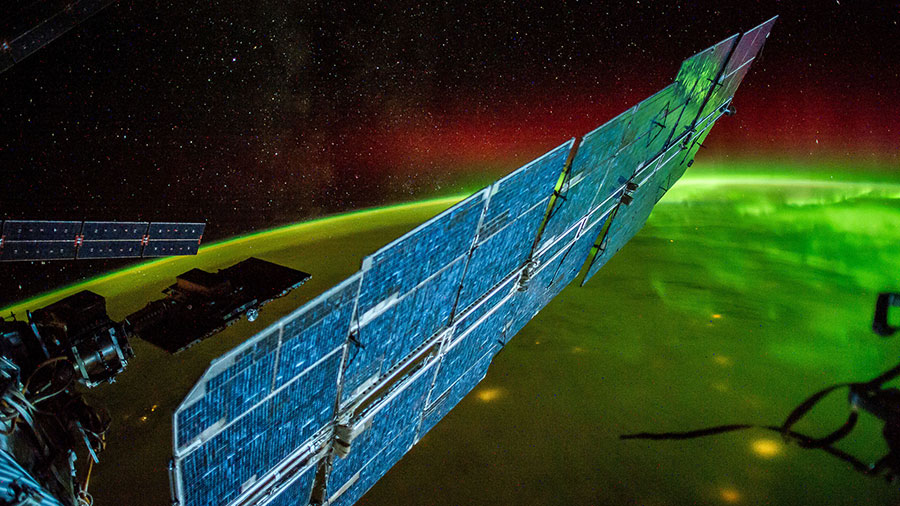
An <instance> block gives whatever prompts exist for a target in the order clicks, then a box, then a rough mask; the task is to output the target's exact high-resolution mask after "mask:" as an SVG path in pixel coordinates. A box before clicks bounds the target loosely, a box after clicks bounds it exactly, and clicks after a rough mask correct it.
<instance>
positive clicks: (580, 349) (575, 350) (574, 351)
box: [572, 346, 584, 353]
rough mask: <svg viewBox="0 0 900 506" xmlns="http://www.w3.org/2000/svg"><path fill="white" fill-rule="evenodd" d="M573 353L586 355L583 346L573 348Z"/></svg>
mask: <svg viewBox="0 0 900 506" xmlns="http://www.w3.org/2000/svg"><path fill="white" fill-rule="evenodd" d="M572 353H584V348H582V347H581V346H576V347H574V348H572Z"/></svg>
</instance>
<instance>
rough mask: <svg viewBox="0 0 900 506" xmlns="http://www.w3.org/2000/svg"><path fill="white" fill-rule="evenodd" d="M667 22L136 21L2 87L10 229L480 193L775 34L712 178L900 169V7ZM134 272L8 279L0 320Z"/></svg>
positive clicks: (552, 15)
mask: <svg viewBox="0 0 900 506" xmlns="http://www.w3.org/2000/svg"><path fill="white" fill-rule="evenodd" d="M19 3H20V4H24V3H25V2H19ZM15 4H16V3H15V2H14V3H13V5H15ZM663 4H664V3H663V2H650V1H643V2H634V3H633V4H631V5H627V6H625V5H622V6H607V5H602V3H601V2H564V1H556V2H548V3H547V4H546V6H540V5H539V4H538V3H536V2H483V1H482V2H472V3H471V4H469V5H465V4H464V3H463V2H442V3H438V2H434V3H422V2H389V3H384V4H378V5H375V6H372V5H370V4H360V5H358V6H350V5H346V6H340V5H336V4H332V3H329V2H303V1H292V2H285V1H274V0H261V1H256V2H246V1H242V2H237V1H231V0H221V1H213V2H209V1H202V2H200V1H191V0H188V1H184V0H179V1H177V2H175V1H171V2H170V1H125V0H122V1H119V2H117V3H116V4H114V5H112V6H111V7H109V8H107V9H106V10H104V11H102V12H101V13H99V14H98V15H97V16H95V17H93V18H91V19H89V20H88V21H87V22H85V23H84V24H82V25H80V26H79V27H77V28H76V29H74V30H72V31H71V32H69V33H68V34H66V35H64V36H63V37H62V38H60V39H58V40H57V41H55V42H54V43H52V44H50V45H49V46H47V47H46V48H44V49H43V50H41V51H38V52H37V53H35V54H34V55H32V56H31V57H30V58H28V59H26V60H25V61H23V62H21V63H19V64H17V65H15V66H14V67H12V68H11V69H10V70H8V71H6V72H5V73H2V74H0V90H2V97H3V98H2V100H0V124H2V127H0V128H2V135H0V168H2V174H3V179H4V182H3V184H2V185H0V188H2V189H0V217H2V218H13V219H23V218H30V219H91V220H113V219H115V220H122V221H128V220H148V221H166V220H173V221H195V220H200V221H206V222H208V223H209V225H208V227H207V235H206V237H205V240H206V241H207V242H208V241H210V240H216V239H220V238H224V237H229V236H233V235H236V234H240V233H243V232H247V231H251V230H257V229H263V228H269V227H272V226H274V225H278V224H283V223H290V222H296V221H300V220H302V219H305V218H308V217H312V216H318V215H323V214H330V213H334V212H338V211H342V210H347V209H354V208H360V207H366V206H371V205H377V204H382V203H388V202H398V201H408V200H414V199H417V198H420V197H422V196H425V195H436V194H450V193H458V192H460V191H461V190H474V189H476V188H477V187H480V186H483V185H484V184H486V183H488V182H490V181H492V180H494V179H496V178H497V177H499V176H500V175H502V174H505V173H507V172H509V171H510V170H512V169H514V168H516V167H517V166H519V165H521V164H523V163H525V162H527V161H529V160H531V159H533V158H534V157H536V156H538V155H540V154H542V153H544V152H545V151H547V150H549V149H550V148H552V147H554V146H556V145H558V144H561V143H562V142H564V141H565V140H567V139H568V138H570V137H572V136H575V135H582V134H584V133H586V132H588V131H589V130H591V129H593V128H594V127H596V126H599V125H600V124H602V123H604V122H605V121H606V120H608V119H610V118H611V117H612V116H614V115H615V114H617V113H619V112H621V111H622V110H624V109H625V108H626V107H628V106H631V105H633V104H635V103H637V102H639V101H640V100H642V99H643V98H646V97H647V96H649V95H650V94H652V93H653V92H655V91H657V90H658V89H660V88H662V87H663V86H665V85H666V84H668V83H670V82H671V81H672V80H673V79H674V76H675V74H676V72H677V69H678V67H679V65H680V62H681V61H682V60H683V59H685V58H687V57H688V56H690V55H691V54H693V53H696V52H698V51H700V50H702V49H703V48H705V47H707V46H709V45H712V44H713V43H715V42H717V41H719V40H721V39H723V38H725V37H727V36H729V35H731V34H733V33H735V32H737V31H741V30H747V29H749V28H751V27H753V26H755V25H757V24H758V23H760V22H762V21H763V20H765V19H768V18H769V17H771V16H773V15H775V14H779V15H780V16H781V18H780V19H779V21H778V23H777V24H776V25H775V28H774V31H773V34H772V37H771V38H770V39H769V43H768V45H767V46H766V49H765V51H764V54H763V58H762V60H761V61H758V62H757V63H755V64H754V67H753V70H752V72H751V74H750V76H749V77H748V79H747V80H746V81H745V82H744V84H743V86H742V87H741V89H740V90H739V91H738V94H737V97H736V99H735V102H734V103H735V105H736V107H737V110H738V115H737V116H735V117H733V118H728V119H726V120H725V121H721V122H719V125H717V126H716V131H715V132H714V133H713V134H712V135H711V136H710V138H709V140H708V142H707V144H709V145H710V149H708V150H707V151H705V152H704V153H703V156H707V157H711V158H716V157H718V158H734V159H737V158H752V159H758V160H759V161H760V163H761V164H764V163H765V162H766V160H769V159H772V158H779V159H783V158H793V159H798V160H804V161H807V162H808V161H813V162H815V161H818V160H825V159H828V160H839V161H841V162H846V166H847V170H852V169H853V166H854V164H855V163H857V162H859V163H871V162H875V163H877V164H880V165H882V166H886V167H889V168H894V169H900V155H898V145H900V119H898V118H900V115H898V110H900V107H898V106H900V91H898V90H900V25H898V20H900V3H898V2H851V1H849V0H848V1H845V2H815V3H814V4H815V7H810V8H804V7H798V6H797V4H799V2H790V3H782V2H772V1H769V2H751V1H742V2H733V4H734V5H731V6H723V5H721V4H722V2H667V4H668V5H663ZM863 5H865V6H863ZM8 19H11V20H15V19H16V17H15V15H12V16H11V17H9V18H8ZM9 26H10V23H6V24H5V25H3V26H0V28H3V29H6V30H9ZM4 27H5V28H4ZM6 35H7V36H9V34H8V33H7V34H6ZM698 161H699V159H698ZM311 254H314V252H311ZM126 264H127V262H126ZM7 265H8V264H7ZM122 265H125V264H123V263H122V261H115V262H113V261H109V262H104V261H101V262H79V263H73V262H54V263H47V264H40V263H36V264H33V265H27V264H26V265H21V264H19V265H15V266H10V267H7V266H4V268H3V270H2V271H0V286H2V287H3V290H2V292H3V294H2V296H0V299H2V301H4V302H8V301H11V300H16V299H19V298H22V297H24V296H27V295H30V294H33V293H36V292H42V291H45V290H48V289H51V288H53V287H55V286H56V285H58V284H61V283H67V282H71V281H75V280H78V279H80V278H81V277H83V276H86V275H88V274H93V273H96V272H99V271H103V270H106V269H109V268H114V267H120V266H122Z"/></svg>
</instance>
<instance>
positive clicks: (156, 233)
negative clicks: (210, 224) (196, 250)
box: [147, 223, 206, 241]
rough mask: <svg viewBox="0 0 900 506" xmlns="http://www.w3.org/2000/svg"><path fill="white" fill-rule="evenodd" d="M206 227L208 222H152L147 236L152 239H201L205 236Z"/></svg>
mask: <svg viewBox="0 0 900 506" xmlns="http://www.w3.org/2000/svg"><path fill="white" fill-rule="evenodd" d="M204 228H206V223H151V224H150V227H149V228H148V229H147V237H148V238H149V239H150V240H151V241H154V240H159V239H183V240H187V239H193V240H200V238H201V237H203V229H204Z"/></svg>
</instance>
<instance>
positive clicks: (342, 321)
mask: <svg viewBox="0 0 900 506" xmlns="http://www.w3.org/2000/svg"><path fill="white" fill-rule="evenodd" d="M772 21H773V20H770V21H768V22H767V23H764V24H763V25H760V27H757V28H756V29H754V30H752V31H750V32H747V34H745V35H744V36H743V37H738V36H734V37H730V38H728V39H726V40H724V41H722V42H720V43H719V44H716V45H715V46H713V47H711V48H709V49H707V50H705V51H702V52H700V53H698V54H697V55H695V56H693V57H691V58H689V59H688V60H686V61H685V62H684V63H683V65H682V68H681V71H679V74H678V77H677V79H676V82H675V83H673V84H671V85H669V86H667V87H666V88H664V89H662V90H660V91H659V92H658V93H656V94H654V95H653V96H651V97H649V98H648V99H646V100H644V101H643V102H641V103H639V104H638V105H636V106H634V107H632V108H631V109H629V110H628V111H626V112H624V113H623V114H621V115H619V116H618V117H616V118H614V119H613V120H611V121H610V122H608V123H606V124H605V125H603V126H601V127H599V128H598V129H596V130H594V131H593V132H591V133H589V134H588V135H586V136H585V137H584V138H583V139H581V140H580V141H577V140H574V139H573V140H571V141H569V142H566V143H564V144H562V145H561V146H559V147H557V148H555V149H553V150H551V151H550V152H548V153H547V154H545V155H543V156H541V157H539V158H538V159H536V160H535V161H533V162H531V163H529V164H527V165H525V166H524V167H521V168H519V169H517V170H515V171H513V172H512V173H511V174H509V175H508V176H506V177H504V178H503V179H501V180H499V181H497V182H496V183H494V184H492V185H491V186H489V187H488V188H485V189H484V190H481V191H479V192H477V193H475V194H474V195H472V196H471V197H469V198H467V199H465V200H463V201H461V202H460V203H458V204H456V205H454V206H453V207H451V208H450V209H448V210H446V211H444V212H443V213H441V214H439V215H438V216H436V217H434V218H432V219H431V220H429V221H427V222H426V223H424V224H422V225H420V226H419V227H417V228H416V229H414V230H413V231H411V232H409V233H408V234H406V235H404V236H403V237H401V238H399V239H397V240H395V241H393V242H391V243H390V244H388V245H387V246H385V247H384V248H381V249H380V250H378V251H377V252H375V253H374V254H372V255H370V256H369V257H367V258H366V259H364V260H363V263H362V268H361V269H360V271H359V272H357V273H355V274H354V275H353V276H351V277H350V278H348V279H347V280H346V281H344V282H343V283H341V284H339V285H338V286H336V287H334V288H332V289H331V290H329V291H328V292H326V293H324V294H323V295H321V296H320V297H318V298H316V299H314V300H313V301H311V302H309V303H308V304H306V305H305V306H303V307H301V308H300V309H298V310H297V311H295V312H294V313H293V314H291V315H289V316H287V317H285V318H284V319H282V320H281V321H279V322H278V323H276V324H275V325H273V326H271V327H269V328H268V329H266V330H264V331H263V332H261V333H259V334H257V335H256V336H254V337H253V338H251V339H250V340H248V341H247V342H245V343H244V344H242V345H241V346H239V347H238V348H237V349H235V350H233V351H231V352H229V353H227V354H226V355H224V356H223V357H221V358H220V359H218V360H217V361H215V362H214V363H213V364H212V365H211V366H210V368H209V369H208V370H207V372H206V373H205V374H204V376H203V378H201V379H200V381H198V383H197V385H196V386H195V387H194V389H193V390H192V391H191V393H190V395H189V396H188V397H187V398H186V399H185V401H184V402H183V403H182V405H181V406H180V407H179V408H178V410H177V411H176V414H175V423H174V436H175V437H174V443H175V448H174V453H175V458H174V465H173V476H172V480H173V484H174V489H175V491H176V493H175V497H173V502H175V503H178V504H180V505H181V506H200V505H204V506H205V505H223V506H224V505H242V506H244V505H248V506H249V505H253V506H270V505H276V506H280V505H281V504H289V503H290V500H291V499H290V498H286V497H285V494H287V493H291V494H295V496H294V497H295V500H296V501H297V504H301V505H306V504H328V505H342V506H349V505H352V504H354V503H355V502H356V501H357V500H358V499H359V498H360V497H362V495H363V494H364V493H365V492H366V491H367V490H368V489H369V488H370V487H371V486H372V485H373V484H374V483H375V482H376V481H377V480H378V479H379V478H380V477H381V476H383V475H384V474H385V473H386V472H387V471H388V469H390V468H391V466H393V465H394V464H395V463H396V462H397V461H398V460H399V459H400V458H401V457H402V456H403V455H404V454H405V453H406V452H407V451H408V450H409V449H410V448H411V447H412V446H413V445H414V444H415V443H416V442H417V441H419V440H420V439H421V438H422V437H423V436H424V435H425V434H426V433H427V432H428V431H429V430H430V429H431V428H433V427H434V426H435V424H437V423H438V422H439V421H440V419H441V418H442V417H444V416H445V415H446V414H447V413H448V412H449V411H450V410H451V409H452V408H453V407H454V406H455V405H456V404H457V403H459V402H460V400H462V399H463V397H465V395H466V394H467V393H468V392H470V391H471V390H472V389H473V388H474V387H475V385H477V384H478V382H479V381H481V379H482V378H483V377H484V376H485V374H486V372H487V370H488V367H489V365H490V363H491V360H492V359H493V357H494V356H495V355H496V354H497V353H498V352H499V351H500V350H501V349H502V347H503V346H504V345H505V344H506V343H507V342H508V341H509V339H511V338H512V337H513V336H515V335H516V334H517V333H518V332H519V331H520V330H521V329H522V328H523V327H524V326H525V325H526V324H527V323H528V322H529V321H530V320H531V319H532V318H533V317H534V316H535V315H536V314H537V313H538V312H539V311H540V310H541V309H542V308H544V307H545V306H546V305H547V304H548V303H549V302H550V301H551V300H552V299H553V298H554V297H555V296H556V295H557V294H559V292H560V291H562V290H563V289H564V288H565V287H566V286H567V285H569V284H570V283H571V282H572V281H573V280H574V279H575V278H576V277H577V276H578V275H579V273H580V272H581V270H582V268H583V266H584V265H585V262H586V260H588V258H589V257H590V258H591V260H590V263H589V264H588V265H589V267H588V272H587V275H586V277H585V280H587V279H589V278H590V277H591V276H593V275H594V273H596V272H597V270H598V269H600V267H602V265H604V264H605V262H606V261H607V260H608V259H609V258H610V257H611V256H612V255H613V254H615V253H616V252H617V251H618V250H619V249H620V248H621V247H622V246H623V245H624V244H625V243H626V242H627V241H628V240H629V239H631V237H633V236H634V235H635V234H636V233H637V231H638V230H639V229H640V228H641V227H642V226H643V225H644V223H645V222H646V220H647V217H648V216H649V215H650V212H651V211H652V209H653V206H654V205H655V204H656V203H657V201H658V200H659V199H660V198H661V197H662V196H663V195H664V194H665V192H666V191H667V190H668V189H669V188H670V187H671V186H672V184H674V182H675V181H677V180H678V178H679V177H681V175H682V174H683V173H684V171H685V169H686V168H687V167H688V166H689V165H690V164H691V163H692V161H693V157H694V155H695V154H696V152H697V150H698V149H700V147H701V146H702V142H703V139H704V138H705V137H706V135H707V134H708V132H709V130H710V128H711V127H712V126H713V124H714V123H715V121H716V120H717V119H718V118H719V117H720V116H721V115H723V114H726V113H727V112H729V109H728V107H729V104H730V101H731V96H732V95H731V94H728V93H732V94H733V89H734V86H732V83H734V82H737V83H739V82H740V79H741V78H743V75H744V73H745V72H746V71H745V68H746V67H747V66H748V65H749V63H750V62H752V60H753V58H754V57H755V55H756V54H758V52H759V50H760V49H761V47H762V45H761V44H762V42H761V41H763V40H765V36H766V35H767V34H768V31H769V29H770V28H771V26H772ZM734 58H737V59H738V61H735V60H734ZM720 90H725V92H723V91H720ZM728 90H731V91H730V92H728ZM592 253H593V254H592ZM313 469H316V471H313ZM288 491H290V492H288Z"/></svg>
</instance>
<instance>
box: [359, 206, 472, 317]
mask: <svg viewBox="0 0 900 506" xmlns="http://www.w3.org/2000/svg"><path fill="white" fill-rule="evenodd" d="M485 196H486V192H485V191H481V192H478V193H476V194H475V195H472V196H471V197H469V198H467V199H465V200H463V201H462V202H460V203H458V204H456V205H454V206H453V207H451V208H450V209H447V210H446V211H444V212H443V213H441V214H439V215H438V216H436V217H434V218H432V219H431V220H429V221H427V222H425V223H424V224H422V225H421V226H419V227H417V228H416V229H415V230H413V231H411V232H409V233H408V234H406V235H404V236H403V237H401V238H399V239H397V240H396V241H394V242H392V243H390V244H388V245H387V246H385V247H384V248H382V249H380V250H378V251H377V252H376V253H374V254H373V255H370V256H369V257H367V258H366V259H365V260H363V267H362V270H363V273H364V275H363V283H362V288H361V289H360V293H359V311H358V312H359V314H360V315H364V314H365V313H366V312H369V311H371V310H372V309H373V308H376V306H378V305H380V304H381V305H383V304H385V303H390V301H391V299H392V298H397V297H400V296H402V295H403V294H405V293H407V292H409V291H410V290H412V289H413V288H415V287H416V286H417V285H418V284H419V283H421V282H422V281H424V280H425V279H427V278H428V277H430V276H432V275H434V273H436V272H437V271H439V270H441V269H443V268H445V267H446V266H447V265H449V264H450V263H451V262H453V261H455V260H456V259H457V258H459V257H461V256H463V255H466V254H467V253H468V252H469V249H470V248H471V247H472V241H473V240H474V239H475V231H476V230H477V228H478V221H479V219H480V218H481V214H482V212H483V211H484V199H485Z"/></svg>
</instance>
